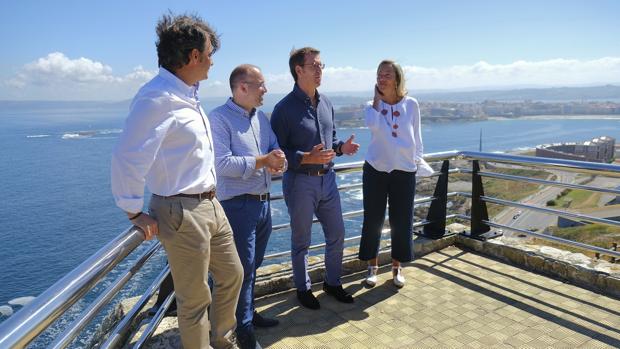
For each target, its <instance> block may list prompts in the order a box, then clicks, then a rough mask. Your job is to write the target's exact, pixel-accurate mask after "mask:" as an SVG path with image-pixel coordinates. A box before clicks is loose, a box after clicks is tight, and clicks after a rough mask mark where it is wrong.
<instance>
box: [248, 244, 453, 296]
mask: <svg viewBox="0 0 620 349" xmlns="http://www.w3.org/2000/svg"><path fill="white" fill-rule="evenodd" d="M455 241H456V235H449V236H446V237H443V238H441V239H437V240H431V239H427V238H423V237H415V239H414V244H413V250H414V254H415V257H416V258H418V257H420V256H424V255H426V254H429V253H431V252H434V251H438V250H441V249H443V248H445V247H448V246H451V245H454V243H455ZM357 252H358V248H357V247H348V248H345V250H344V258H343V262H342V275H350V274H354V273H357V272H361V271H364V270H366V268H367V267H368V266H367V264H366V262H364V261H360V260H359V259H358V258H357ZM378 257H379V265H387V264H390V263H391V262H392V257H391V256H390V248H389V244H388V242H387V241H382V245H381V250H380V251H379V256H378ZM308 264H309V266H308V274H309V275H310V280H311V282H312V283H313V284H314V283H318V282H323V279H324V277H325V263H324V261H323V256H322V255H321V256H312V257H310V258H308ZM294 288H295V285H294V284H293V275H292V270H291V263H290V262H286V263H282V264H275V265H268V266H265V267H261V268H260V269H258V276H257V278H256V286H255V288H254V295H255V297H257V298H258V297H262V296H265V295H268V294H274V293H278V292H283V291H288V290H290V289H294Z"/></svg>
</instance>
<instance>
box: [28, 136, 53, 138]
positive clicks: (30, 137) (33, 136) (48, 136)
mask: <svg viewBox="0 0 620 349" xmlns="http://www.w3.org/2000/svg"><path fill="white" fill-rule="evenodd" d="M49 136H50V135H29V136H26V138H43V137H49Z"/></svg>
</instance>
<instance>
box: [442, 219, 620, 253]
mask: <svg viewBox="0 0 620 349" xmlns="http://www.w3.org/2000/svg"><path fill="white" fill-rule="evenodd" d="M454 216H456V217H454V218H458V219H462V220H468V221H471V217H470V216H467V215H464V214H455V215H454ZM483 222H484V223H485V224H487V225H488V226H490V227H493V228H498V229H508V230H512V231H515V232H517V233H521V234H525V235H528V236H534V237H537V238H540V239H543V240H549V241H553V242H557V243H560V244H563V245H566V246H574V247H578V248H580V249H583V250H586V251H591V252H597V253H600V254H602V255H606V256H611V257H620V251H614V250H608V249H605V248H602V247H598V246H593V245H588V244H584V243H581V242H577V241H572V240H567V239H563V238H559V237H557V236H553V235H547V234H541V233H537V232H534V231H531V230H527V229H521V228H516V227H511V226H509V225H504V224H500V223H495V222H493V221H489V220H483Z"/></svg>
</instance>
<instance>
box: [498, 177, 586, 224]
mask: <svg viewBox="0 0 620 349" xmlns="http://www.w3.org/2000/svg"><path fill="white" fill-rule="evenodd" d="M549 172H551V173H552V174H554V175H556V177H557V178H556V181H558V182H563V183H575V181H576V178H577V174H576V173H572V172H564V171H557V170H552V171H549ZM562 190H564V188H561V187H552V186H544V187H542V189H540V190H539V191H538V192H536V193H534V194H532V195H530V196H528V197H526V198H524V199H522V200H521V201H520V202H521V203H523V204H527V205H532V206H538V207H546V203H547V201H549V200H553V199H555V198H556V197H557V196H558V194H559V193H560V192H561V191H562ZM557 220H558V218H557V216H555V215H550V214H545V213H541V212H536V211H531V210H527V209H520V208H512V207H509V208H506V209H505V210H503V211H502V212H500V213H498V214H497V215H496V216H495V217H494V218H492V221H493V222H496V223H499V224H504V225H507V226H510V227H516V228H521V229H528V230H533V231H538V232H542V231H543V230H544V229H545V228H547V227H549V226H555V225H556V224H557ZM504 233H505V234H506V235H508V236H510V235H512V233H510V232H509V231H505V232H504Z"/></svg>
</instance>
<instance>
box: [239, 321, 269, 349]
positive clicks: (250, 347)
mask: <svg viewBox="0 0 620 349" xmlns="http://www.w3.org/2000/svg"><path fill="white" fill-rule="evenodd" d="M236 334H237V346H238V347H239V348H240V349H263V348H262V347H261V346H260V344H258V341H256V336H255V335H254V330H253V329H252V326H250V328H248V329H244V330H243V331H237V333H236Z"/></svg>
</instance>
